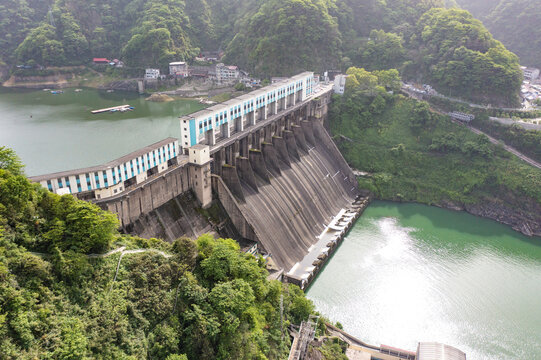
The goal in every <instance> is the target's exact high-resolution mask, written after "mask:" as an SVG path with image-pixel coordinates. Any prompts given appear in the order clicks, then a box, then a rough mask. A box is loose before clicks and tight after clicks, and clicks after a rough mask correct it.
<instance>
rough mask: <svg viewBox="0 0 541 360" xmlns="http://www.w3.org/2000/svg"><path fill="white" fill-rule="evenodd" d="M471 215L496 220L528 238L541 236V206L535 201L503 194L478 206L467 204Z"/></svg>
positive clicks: (465, 207)
mask: <svg viewBox="0 0 541 360" xmlns="http://www.w3.org/2000/svg"><path fill="white" fill-rule="evenodd" d="M464 209H465V210H466V211H467V212H469V213H470V214H473V215H477V216H481V217H485V218H489V219H493V220H496V221H498V222H500V223H502V224H506V225H509V226H511V227H512V228H513V229H514V230H516V231H519V232H521V233H523V234H524V235H527V236H541V204H540V203H539V202H537V201H535V200H534V199H529V198H526V199H524V198H520V199H518V198H516V197H514V196H513V195H512V194H502V196H501V198H499V199H485V201H483V202H481V203H477V204H471V205H470V204H466V205H465V206H464Z"/></svg>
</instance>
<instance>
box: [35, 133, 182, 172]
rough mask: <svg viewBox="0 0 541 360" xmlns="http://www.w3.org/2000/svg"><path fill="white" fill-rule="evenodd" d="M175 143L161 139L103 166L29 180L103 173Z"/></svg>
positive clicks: (171, 140) (170, 139)
mask: <svg viewBox="0 0 541 360" xmlns="http://www.w3.org/2000/svg"><path fill="white" fill-rule="evenodd" d="M175 141H177V139H176V138H173V137H168V138H167V139H163V140H161V141H158V142H157V143H154V144H152V145H148V146H145V147H144V148H141V149H138V150H136V151H134V152H131V153H129V154H127V155H124V156H122V157H120V158H118V159H115V160H112V161H109V162H108V163H105V164H102V165H96V166H91V167H87V168H81V169H74V170H67V171H61V172H56V173H52V174H45V175H38V176H32V177H30V178H29V179H30V180H31V181H34V182H40V181H44V180H49V179H56V178H59V177H64V176H70V175H79V174H83V173H91V172H96V171H103V170H106V169H110V168H113V167H115V166H118V165H121V164H124V163H125V162H127V161H129V160H132V159H135V158H137V157H139V156H142V155H144V154H146V153H148V152H150V151H152V150H155V149H157V148H160V147H162V146H164V145H167V144H169V143H172V142H175Z"/></svg>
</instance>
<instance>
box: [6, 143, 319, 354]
mask: <svg viewBox="0 0 541 360" xmlns="http://www.w3.org/2000/svg"><path fill="white" fill-rule="evenodd" d="M117 226H118V222H117V219H116V216H115V215H113V214H111V213H107V212H104V211H102V210H100V209H99V208H98V207H97V206H96V205H93V204H90V203H87V202H83V201H79V200H76V199H75V198H74V197H72V196H71V195H66V196H62V197H60V196H58V195H56V194H52V193H50V192H48V191H47V190H45V189H43V188H42V187H40V186H39V185H36V184H31V183H30V182H29V181H28V180H27V179H26V177H25V176H24V175H23V174H22V172H21V164H20V163H19V161H18V160H17V158H16V157H15V155H14V154H13V152H12V151H11V150H9V149H6V148H3V147H0V359H111V360H113V359H115V360H117V359H133V360H135V359H168V360H182V359H185V360H186V359H194V360H195V359H209V360H210V359H284V358H286V357H287V354H288V351H289V346H290V340H289V335H287V326H288V325H289V324H290V323H299V322H300V321H302V320H303V319H306V318H307V317H308V315H309V314H310V313H312V312H313V305H312V303H311V302H310V301H309V300H307V299H306V298H305V297H304V294H303V292H302V291H301V290H300V289H299V288H298V287H296V286H294V285H289V286H288V285H286V284H282V283H280V282H278V281H268V280H267V275H268V273H267V271H266V270H265V269H264V265H263V263H264V262H263V261H262V260H261V259H257V258H255V257H253V256H252V255H245V254H243V253H241V252H240V251H239V247H238V244H237V243H236V242H235V241H234V240H231V239H214V238H212V237H211V236H208V235H203V236H201V237H200V238H199V239H198V240H197V241H193V240H190V239H178V240H177V241H175V242H174V243H173V244H168V243H165V242H163V241H161V240H156V239H150V240H147V239H140V238H133V237H129V236H121V235H119V234H118V233H117V231H116V228H117ZM121 246H124V247H126V248H127V249H133V248H140V249H143V250H142V252H139V253H132V254H130V253H125V254H123V256H122V255H121V253H120V252H116V253H113V254H111V255H110V256H104V257H92V256H88V254H90V253H104V252H106V251H108V250H110V249H114V248H119V247H121ZM145 249H146V251H145ZM282 296H283V313H282V314H283V318H281V314H280V307H281V305H280V302H281V300H280V299H281V297H282ZM282 320H283V323H282Z"/></svg>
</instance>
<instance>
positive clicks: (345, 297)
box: [307, 202, 541, 360]
mask: <svg viewBox="0 0 541 360" xmlns="http://www.w3.org/2000/svg"><path fill="white" fill-rule="evenodd" d="M307 294H308V297H309V298H310V299H312V300H313V301H314V303H315V305H316V308H317V309H318V311H320V312H321V313H322V314H324V315H325V316H328V317H329V318H330V319H331V321H333V322H335V321H339V322H340V323H342V325H343V326H344V330H345V331H347V332H349V333H351V334H352V335H354V336H356V337H358V338H359V339H361V340H364V341H366V342H368V343H370V344H373V345H380V344H385V345H390V346H395V347H400V348H403V349H406V350H412V351H415V350H416V348H417V342H419V341H437V342H442V343H446V344H449V345H452V346H455V347H457V348H459V349H461V350H462V351H464V352H466V354H467V356H468V359H473V360H488V359H490V360H494V359H541V239H540V238H528V237H525V236H523V235H521V234H519V233H517V232H514V231H513V230H511V229H510V228H508V227H506V226H504V225H501V224H498V223H496V222H493V221H490V220H486V219H481V218H478V217H475V216H472V215H469V214H467V213H464V212H454V211H450V210H444V209H439V208H435V207H429V206H424V205H418V204H398V203H388V202H375V203H373V204H372V205H370V206H369V207H368V208H367V209H366V210H365V212H364V214H363V215H362V216H361V218H360V219H359V220H358V221H357V223H356V224H355V226H354V227H353V228H352V230H351V232H350V233H349V234H348V235H347V237H346V238H345V240H344V242H343V243H342V245H341V246H340V248H339V249H338V250H337V251H336V253H335V254H334V256H333V258H332V259H331V260H330V261H329V263H328V264H327V266H326V267H325V269H324V270H323V271H322V272H321V273H320V275H319V277H318V278H317V279H316V280H315V282H314V283H313V285H312V286H311V287H310V289H309V290H308V292H307Z"/></svg>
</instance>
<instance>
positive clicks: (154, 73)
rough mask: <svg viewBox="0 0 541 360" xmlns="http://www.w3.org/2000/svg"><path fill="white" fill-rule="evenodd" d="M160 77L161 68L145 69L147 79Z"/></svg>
mask: <svg viewBox="0 0 541 360" xmlns="http://www.w3.org/2000/svg"><path fill="white" fill-rule="evenodd" d="M159 77H160V69H146V70H145V79H147V80H155V79H158V78H159Z"/></svg>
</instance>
